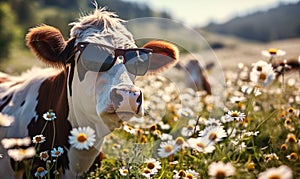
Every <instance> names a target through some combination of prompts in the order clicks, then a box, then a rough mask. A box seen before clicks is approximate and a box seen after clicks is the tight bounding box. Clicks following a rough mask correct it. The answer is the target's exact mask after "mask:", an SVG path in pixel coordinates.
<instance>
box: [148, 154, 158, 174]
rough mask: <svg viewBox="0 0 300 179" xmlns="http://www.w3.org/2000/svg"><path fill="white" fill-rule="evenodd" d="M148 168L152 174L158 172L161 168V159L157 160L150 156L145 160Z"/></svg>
mask: <svg viewBox="0 0 300 179" xmlns="http://www.w3.org/2000/svg"><path fill="white" fill-rule="evenodd" d="M145 163H146V164H147V168H148V169H150V172H151V175H152V174H153V175H154V174H156V173H157V172H158V170H159V169H161V165H160V164H161V163H160V161H157V160H155V159H154V158H149V159H148V160H146V161H145Z"/></svg>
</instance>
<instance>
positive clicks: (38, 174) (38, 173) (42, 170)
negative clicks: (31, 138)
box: [34, 167, 48, 178]
mask: <svg viewBox="0 0 300 179" xmlns="http://www.w3.org/2000/svg"><path fill="white" fill-rule="evenodd" d="M47 173H48V171H47V170H45V168H44V167H38V168H37V169H36V172H35V173H34V176H35V177H37V178H43V177H44V176H45V175H46V174H47Z"/></svg>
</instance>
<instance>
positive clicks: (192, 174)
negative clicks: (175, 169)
mask: <svg viewBox="0 0 300 179" xmlns="http://www.w3.org/2000/svg"><path fill="white" fill-rule="evenodd" d="M185 173H186V178H187V179H197V178H198V175H199V173H198V172H196V171H195V170H191V169H188V170H186V171H185Z"/></svg>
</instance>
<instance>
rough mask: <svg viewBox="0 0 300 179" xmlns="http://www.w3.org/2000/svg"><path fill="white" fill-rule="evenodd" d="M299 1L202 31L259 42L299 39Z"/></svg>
mask: <svg viewBox="0 0 300 179" xmlns="http://www.w3.org/2000/svg"><path fill="white" fill-rule="evenodd" d="M299 9H300V1H299V2H298V3H295V4H280V5H279V6H277V7H275V8H272V9H269V10H268V11H260V12H256V13H253V14H250V15H246V16H243V17H236V18H234V19H232V20H230V21H228V22H226V23H223V24H215V23H211V24H209V25H207V26H206V27H205V28H204V29H205V30H207V31H210V32H216V33H220V34H225V35H234V36H237V37H241V38H245V39H251V40H256V41H261V42H269V41H273V40H280V39H287V38H294V37H300V21H299V19H300V10H299Z"/></svg>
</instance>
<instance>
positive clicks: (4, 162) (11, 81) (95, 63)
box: [0, 8, 179, 179]
mask: <svg viewBox="0 0 300 179" xmlns="http://www.w3.org/2000/svg"><path fill="white" fill-rule="evenodd" d="M124 23H125V22H124V21H123V20H121V19H120V18H118V17H117V15H116V14H115V13H112V12H108V11H107V10H105V9H101V8H96V10H95V11H94V12H93V13H90V14H87V15H85V16H82V17H80V18H79V19H78V20H77V21H75V22H73V23H71V24H70V25H71V26H72V28H71V31H70V38H69V39H68V40H65V39H64V37H63V35H62V33H61V32H60V31H59V30H58V29H57V28H55V27H53V26H49V25H45V24H44V25H40V26H37V27H33V28H31V29H30V30H29V32H28V33H27V35H26V43H27V46H28V47H29V48H30V49H31V51H32V52H33V53H34V54H35V55H36V56H37V58H38V59H39V60H41V61H42V62H43V63H45V64H46V65H48V67H47V68H43V69H42V68H33V69H31V70H29V71H28V72H26V73H24V74H22V75H20V76H11V75H8V74H4V73H1V74H0V82H1V84H0V112H1V113H2V114H5V115H10V116H12V117H13V118H14V122H13V123H12V124H11V125H10V126H9V127H0V140H2V139H4V138H24V137H27V136H29V137H31V138H33V137H34V136H36V135H39V134H42V135H43V136H44V137H45V138H46V141H45V142H44V143H41V144H40V146H39V151H48V154H49V155H50V150H51V149H52V148H57V147H60V146H61V147H62V148H63V149H64V152H63V153H62V156H60V157H59V158H58V159H57V160H58V161H57V168H58V171H59V172H60V176H61V177H62V178H75V177H76V176H81V175H82V174H83V173H84V172H86V171H87V170H88V169H89V168H90V167H91V165H92V163H93V161H94V160H95V158H97V156H98V155H99V152H100V151H101V146H102V145H103V142H104V137H105V136H106V135H108V134H109V133H111V132H112V131H113V130H114V129H115V128H118V127H120V125H121V124H122V122H123V121H128V120H130V119H131V118H132V117H133V116H135V117H141V116H143V93H142V90H141V88H139V87H137V86H135V85H134V80H135V78H136V76H144V75H155V74H157V73H159V72H161V71H164V70H166V69H168V68H170V67H171V66H173V65H175V64H176V63H177V61H178V58H179V52H178V49H177V47H176V46H175V45H173V44H171V43H169V42H165V41H158V40H153V41H150V42H148V43H146V44H145V45H144V46H143V47H142V48H137V45H136V44H135V42H134V38H133V35H132V34H131V33H130V32H129V31H128V30H127V29H126V28H125V26H124ZM141 28H143V27H141ZM49 111H50V112H53V113H54V114H55V117H56V119H55V120H53V121H50V122H49V121H46V120H45V118H44V117H45V116H44V115H45V114H47V112H49ZM43 116H44V117H43ZM52 116H53V115H52ZM47 122H48V123H47ZM46 123H47V124H46ZM87 126H89V127H90V128H92V129H93V130H94V131H95V142H94V145H93V146H92V147H90V148H89V149H84V150H79V149H76V148H74V147H72V146H71V145H70V144H69V142H68V136H70V131H71V130H72V129H73V128H78V127H87ZM41 132H42V133H41ZM31 145H33V144H31ZM0 154H3V158H0V168H1V170H0V178H2V179H5V178H8V179H11V178H14V176H15V177H16V176H20V177H22V175H23V174H22V173H21V174H20V172H21V170H22V167H18V170H17V171H14V170H15V168H14V167H13V166H14V164H15V163H14V161H13V160H12V159H10V158H9V157H8V155H7V150H6V149H4V147H3V146H2V145H0ZM40 166H42V167H44V168H46V165H45V162H43V161H41V160H39V159H35V160H33V163H32V164H31V172H32V175H33V174H34V172H35V171H36V170H37V169H38V167H40ZM16 173H18V175H16ZM49 173H51V175H53V171H49Z"/></svg>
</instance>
